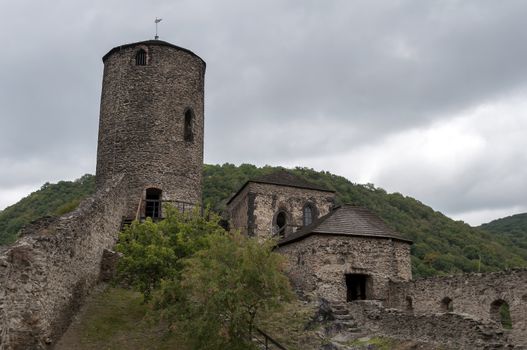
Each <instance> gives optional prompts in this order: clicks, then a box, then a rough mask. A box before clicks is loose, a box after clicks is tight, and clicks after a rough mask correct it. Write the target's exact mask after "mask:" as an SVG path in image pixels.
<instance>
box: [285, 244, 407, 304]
mask: <svg viewBox="0 0 527 350" xmlns="http://www.w3.org/2000/svg"><path fill="white" fill-rule="evenodd" d="M277 251H278V252H279V253H281V254H284V255H285V256H286V257H287V273H288V275H289V277H290V278H291V281H292V284H293V286H294V287H295V289H297V290H301V291H302V292H303V293H304V294H311V295H313V296H315V295H316V296H319V297H323V298H325V299H328V300H330V301H334V302H346V280H345V276H346V274H352V273H358V274H364V275H368V276H369V280H368V286H367V298H368V299H376V300H384V299H386V296H387V295H388V287H389V281H391V280H395V281H409V280H410V279H411V278H412V270H411V266H410V264H409V261H410V246H409V244H408V243H405V242H401V241H397V240H394V239H386V238H371V237H357V236H323V235H313V236H309V237H307V238H305V239H304V240H302V241H296V242H293V243H290V244H288V245H284V246H280V247H279V248H278V249H277Z"/></svg>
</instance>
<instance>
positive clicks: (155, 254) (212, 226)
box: [116, 206, 224, 302]
mask: <svg viewBox="0 0 527 350" xmlns="http://www.w3.org/2000/svg"><path fill="white" fill-rule="evenodd" d="M164 213H165V220H163V221H160V222H157V223H155V222H152V220H151V219H150V218H148V219H147V220H146V221H145V222H142V223H139V222H137V221H135V222H133V223H132V224H131V225H130V226H128V227H127V228H125V230H124V231H123V232H122V233H121V234H120V235H119V242H118V243H117V246H116V250H117V251H119V252H121V253H123V258H122V259H121V260H120V261H119V265H118V268H117V280H118V281H120V282H125V283H127V284H129V285H131V286H132V287H134V288H135V289H137V290H139V291H140V292H141V293H143V296H144V301H145V302H148V301H149V300H150V298H151V296H152V292H153V291H154V290H156V289H158V288H159V287H160V283H161V280H162V279H166V278H175V277H177V276H178V275H179V273H180V271H181V269H182V267H183V265H182V259H183V258H185V257H188V256H191V255H192V254H194V252H196V251H197V250H199V249H202V248H203V247H204V246H205V245H206V244H207V239H206V236H207V235H212V234H222V233H223V232H224V230H223V228H222V227H220V226H219V225H218V221H219V217H218V216H217V215H214V214H212V213H210V212H208V211H206V212H205V215H203V216H202V215H199V213H198V209H196V210H195V211H193V212H185V213H181V212H179V211H178V210H177V209H175V208H173V207H170V206H167V207H166V208H164Z"/></svg>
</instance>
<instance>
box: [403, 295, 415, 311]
mask: <svg viewBox="0 0 527 350" xmlns="http://www.w3.org/2000/svg"><path fill="white" fill-rule="evenodd" d="M405 300H406V311H408V312H414V303H413V300H412V298H411V297H406V299H405Z"/></svg>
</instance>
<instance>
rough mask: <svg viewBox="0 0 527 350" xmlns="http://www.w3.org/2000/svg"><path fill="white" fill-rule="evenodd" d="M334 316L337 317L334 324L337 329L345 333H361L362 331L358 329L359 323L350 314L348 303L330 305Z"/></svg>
mask: <svg viewBox="0 0 527 350" xmlns="http://www.w3.org/2000/svg"><path fill="white" fill-rule="evenodd" d="M330 307H331V310H332V311H333V316H334V317H335V321H334V324H335V326H336V328H338V329H339V330H340V331H343V332H349V333H354V334H357V333H360V332H361V329H360V328H359V327H358V324H357V321H356V320H355V318H354V317H353V315H352V314H351V313H350V310H349V308H348V305H347V303H336V302H332V303H330Z"/></svg>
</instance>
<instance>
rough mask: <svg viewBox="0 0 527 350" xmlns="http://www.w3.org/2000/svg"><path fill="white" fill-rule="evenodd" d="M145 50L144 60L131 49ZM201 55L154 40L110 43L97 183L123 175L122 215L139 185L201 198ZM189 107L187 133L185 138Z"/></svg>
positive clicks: (132, 212)
mask: <svg viewBox="0 0 527 350" xmlns="http://www.w3.org/2000/svg"><path fill="white" fill-rule="evenodd" d="M139 50H145V51H146V55H147V61H146V63H147V64H146V65H144V66H142V65H136V62H135V55H136V53H137V52H138V51H139ZM204 79H205V62H204V61H203V60H201V59H200V58H199V57H198V56H196V55H194V54H193V53H191V52H190V51H188V50H185V49H182V48H178V47H176V46H174V45H171V44H168V43H165V42H162V41H159V40H157V41H156V40H153V41H147V42H139V43H135V44H129V45H124V46H122V47H117V48H115V49H113V50H111V51H110V52H109V53H108V54H107V55H106V56H105V57H104V75H103V84H102V95H101V111H100V119H99V141H98V148H97V171H96V182H97V188H101V186H104V184H105V183H106V181H108V179H111V178H112V177H113V176H114V175H118V174H126V176H127V190H126V194H125V196H124V198H122V199H121V200H124V201H125V202H126V203H127V213H126V216H127V217H130V218H133V217H135V216H136V213H137V209H138V205H139V200H140V199H141V198H143V199H144V197H145V189H146V188H157V189H161V190H162V199H163V200H177V201H183V202H189V203H192V204H201V184H202V170H203V126H204ZM189 109H190V110H191V111H192V114H193V118H192V125H191V129H192V134H193V137H192V140H190V141H188V140H185V137H184V130H185V127H184V123H185V113H186V111H187V110H189ZM142 210H144V208H142Z"/></svg>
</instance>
